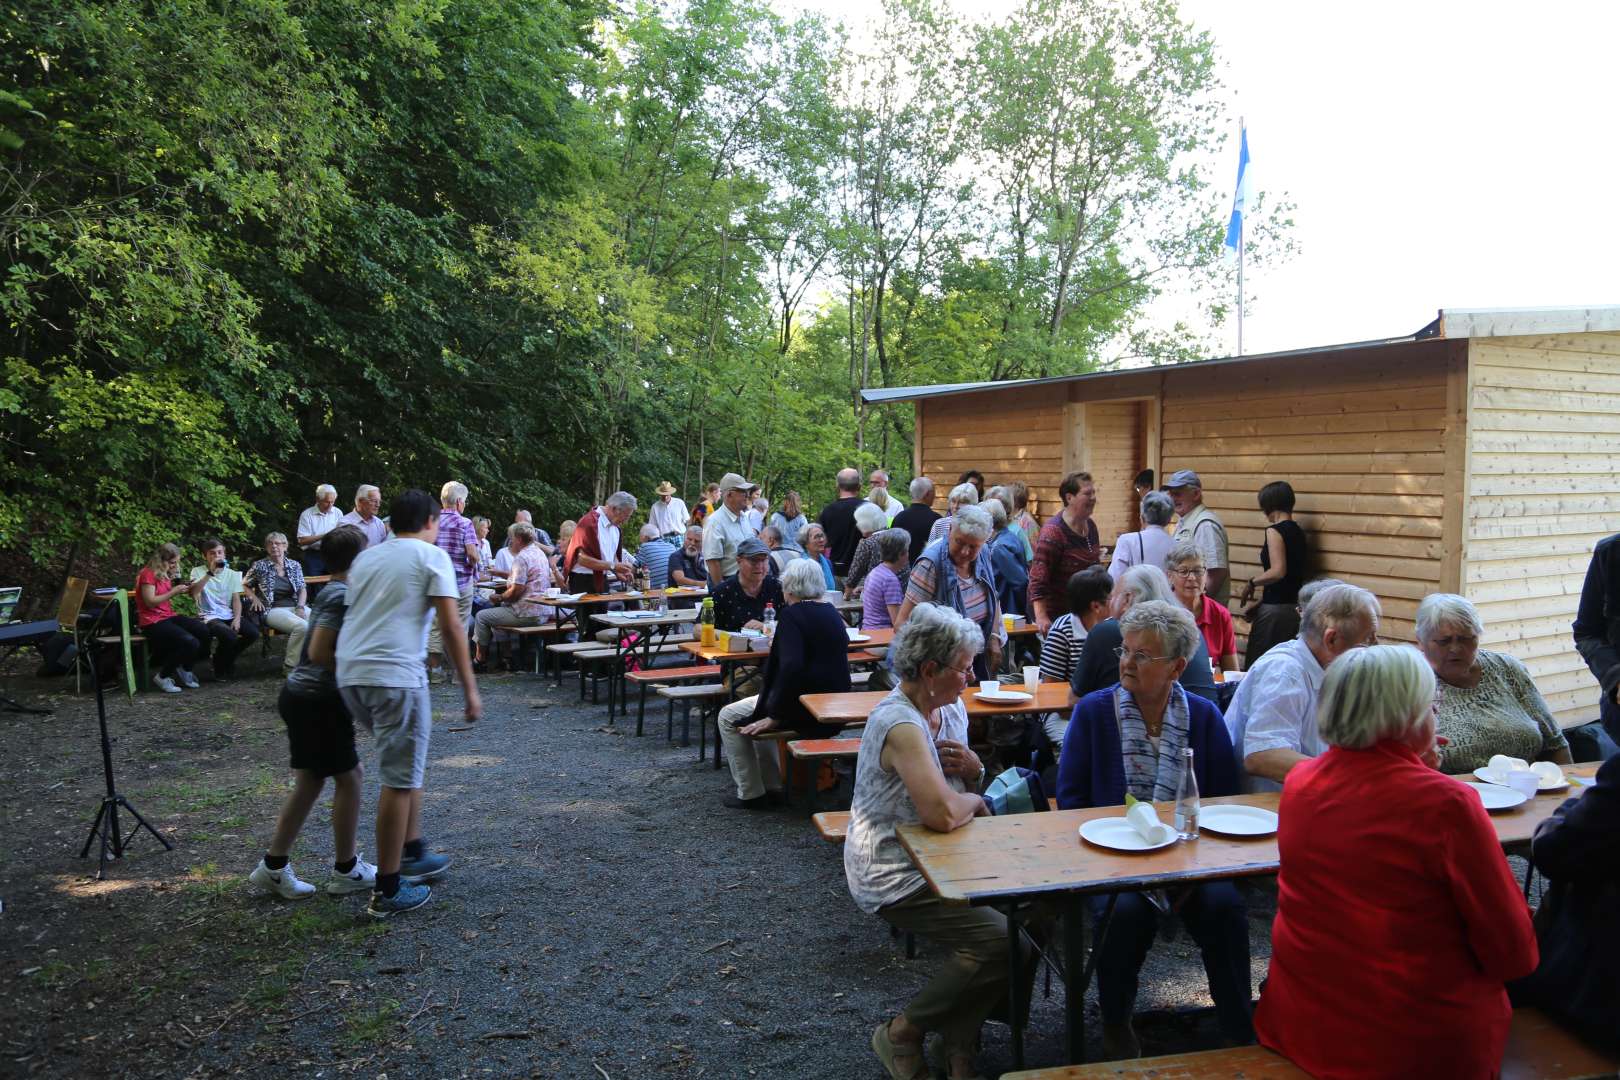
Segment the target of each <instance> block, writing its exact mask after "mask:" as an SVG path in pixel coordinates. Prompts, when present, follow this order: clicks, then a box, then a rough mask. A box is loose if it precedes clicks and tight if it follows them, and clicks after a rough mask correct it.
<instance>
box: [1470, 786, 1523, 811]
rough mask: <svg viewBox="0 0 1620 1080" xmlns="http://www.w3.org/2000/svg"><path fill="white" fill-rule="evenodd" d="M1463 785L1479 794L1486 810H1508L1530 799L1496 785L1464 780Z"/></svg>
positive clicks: (1510, 789) (1508, 788)
mask: <svg viewBox="0 0 1620 1080" xmlns="http://www.w3.org/2000/svg"><path fill="white" fill-rule="evenodd" d="M1463 783H1465V784H1467V785H1468V786H1469V787H1471V788H1473V789H1474V790H1475V791H1476V792H1478V793H1479V798H1480V801H1481V802H1483V803H1484V804H1485V809H1487V810H1510V809H1512V808H1513V807H1515V806H1518V805H1519V804H1520V803H1523V802H1527V801H1528V800H1529V798H1530V797H1529V796H1528V795H1523V794H1520V793H1519V792H1517V791H1514V790H1513V789H1512V788H1510V787H1501V786H1499V785H1497V784H1476V783H1474V782H1473V781H1471V780H1464V781H1463Z"/></svg>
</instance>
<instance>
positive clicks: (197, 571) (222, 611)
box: [191, 566, 242, 622]
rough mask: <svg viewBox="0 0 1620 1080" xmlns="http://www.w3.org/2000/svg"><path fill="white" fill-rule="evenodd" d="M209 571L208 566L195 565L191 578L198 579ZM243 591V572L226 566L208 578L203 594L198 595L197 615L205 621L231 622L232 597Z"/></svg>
mask: <svg viewBox="0 0 1620 1080" xmlns="http://www.w3.org/2000/svg"><path fill="white" fill-rule="evenodd" d="M207 573H208V568H207V567H203V566H193V567H192V568H191V580H192V581H196V580H197V579H198V578H200V577H204V576H205V575H207ZM241 591H242V572H241V571H240V570H232V569H231V568H230V567H226V568H225V569H224V570H220V571H218V572H216V573H215V574H214V576H213V577H211V578H209V579H208V584H207V585H204V586H203V591H202V595H200V596H198V597H197V615H198V616H199V617H200V618H201V619H202V620H203V621H204V622H215V621H218V622H230V621H231V619H232V617H233V616H232V614H231V597H233V596H235V595H236V594H237V593H239V592H241Z"/></svg>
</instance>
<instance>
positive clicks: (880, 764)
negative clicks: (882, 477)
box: [844, 604, 1034, 1080]
mask: <svg viewBox="0 0 1620 1080" xmlns="http://www.w3.org/2000/svg"><path fill="white" fill-rule="evenodd" d="M983 648H984V633H983V631H982V630H981V629H980V628H979V626H978V625H977V624H975V623H974V622H973V621H972V620H971V619H969V618H967V617H966V616H964V615H961V614H958V613H957V612H955V611H953V610H951V609H950V608H948V607H945V606H943V605H941V604H922V605H920V606H918V607H917V608H916V610H915V611H913V612H911V616H910V618H909V619H907V620H906V621H905V623H904V624H903V625H902V626H901V627H900V629H899V630H898V631H896V633H895V635H894V644H893V645H892V646H890V649H889V656H890V658H891V660H892V661H893V665H894V673H895V676H896V678H898V679H899V680H900V684H899V685H898V686H896V687H895V688H894V689H893V690H892V691H890V692H889V695H888V697H885V698H884V699H883V700H882V701H880V702H878V703H877V705H875V706H873V708H872V712H871V715H870V716H868V717H867V721H866V731H865V733H864V734H863V735H862V736H861V751H860V757H859V758H858V759H857V760H856V763H855V792H854V796H853V798H852V800H851V802H850V820H849V833H848V837H847V839H846V840H845V842H844V877H845V879H846V880H847V882H848V884H849V893H850V896H851V897H853V898H854V900H855V903H856V906H858V907H859V908H860V909H861V910H862V911H864V912H867V913H868V914H872V915H876V916H878V917H879V918H880V919H882V920H883V921H884V922H886V923H888V924H889V925H890V926H893V927H897V928H899V929H902V930H911V931H914V932H916V933H918V934H921V935H923V936H924V937H927V938H929V939H930V940H931V941H933V942H934V943H936V944H938V945H940V946H942V947H943V948H944V949H945V950H946V952H947V959H946V961H945V963H943V964H941V965H939V968H938V972H937V974H935V975H934V977H933V979H932V980H931V981H930V982H929V983H928V984H927V985H926V986H924V987H922V989H920V990H919V991H917V993H916V995H915V996H913V997H912V999H911V1000H910V1001H909V1002H908V1003H907V1004H906V1006H905V1008H904V1009H902V1010H901V1011H900V1013H899V1015H897V1016H896V1017H895V1018H894V1019H893V1020H891V1021H888V1022H885V1023H883V1024H880V1025H879V1026H878V1028H877V1030H876V1031H874V1032H873V1033H872V1050H873V1052H874V1053H876V1054H877V1056H878V1060H879V1061H881V1062H882V1063H883V1067H884V1069H885V1070H886V1072H887V1075H888V1076H890V1077H891V1078H893V1080H927V1078H929V1077H931V1076H933V1075H934V1074H933V1072H932V1071H931V1070H930V1069H929V1067H928V1062H927V1061H925V1060H924V1058H923V1036H924V1035H925V1034H927V1033H928V1032H930V1031H936V1032H938V1033H939V1034H940V1036H941V1041H942V1043H943V1049H944V1052H945V1057H946V1059H947V1060H946V1075H947V1076H948V1077H949V1078H951V1080H967V1078H970V1077H975V1076H977V1075H978V1070H977V1069H976V1068H975V1067H974V1054H975V1052H976V1051H977V1048H978V1041H979V1028H980V1027H982V1026H983V1025H984V1022H985V1020H987V1019H989V1018H990V1017H991V1016H992V1015H994V1014H995V1013H997V1012H1003V1013H1004V1012H1005V1010H1006V1004H1007V989H1008V986H1007V980H1008V977H1009V965H1008V963H1007V920H1006V916H1004V915H1003V914H1002V913H1001V912H999V911H996V910H995V909H993V908H988V907H972V906H969V905H966V904H950V903H946V902H944V901H942V900H941V899H940V898H939V897H937V896H935V895H934V893H933V890H932V889H930V888H929V887H928V882H927V881H925V880H924V879H923V876H922V874H921V873H920V872H919V871H918V870H917V867H916V865H915V864H914V863H913V862H912V861H911V857H910V856H909V855H907V854H906V851H905V848H903V847H902V846H901V845H900V841H899V838H898V837H897V836H896V834H895V830H896V829H897V828H898V827H899V826H900V825H903V824H916V823H921V824H922V825H924V826H925V827H927V828H929V829H933V830H935V831H936V832H954V831H955V830H957V829H960V828H961V827H962V826H964V825H966V824H967V823H968V822H969V821H972V820H973V819H974V818H975V817H980V816H982V815H984V814H985V813H987V810H986V808H985V803H984V800H983V799H981V798H979V797H978V795H976V794H974V793H975V792H976V791H978V790H979V788H980V787H981V786H982V784H983V781H984V765H983V764H982V763H981V762H980V761H979V759H978V757H977V755H975V754H974V752H973V751H972V750H971V749H970V748H969V747H968V745H967V739H968V734H967V730H968V729H967V710H966V709H965V708H964V707H963V705H962V702H961V697H962V691H963V690H964V689H966V688H967V685H968V682H969V681H970V680H971V679H972V678H973V660H974V657H976V656H978V655H979V653H980V651H981V650H982V649H983ZM1022 970H1023V971H1025V972H1026V973H1029V974H1030V975H1031V977H1033V973H1034V965H1033V964H1026V965H1025V966H1024V967H1023V969H1022Z"/></svg>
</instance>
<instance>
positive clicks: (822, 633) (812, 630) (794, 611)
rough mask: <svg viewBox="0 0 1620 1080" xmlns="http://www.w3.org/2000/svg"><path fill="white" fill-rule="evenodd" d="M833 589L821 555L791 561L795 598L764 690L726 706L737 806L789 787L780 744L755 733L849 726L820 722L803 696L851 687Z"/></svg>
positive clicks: (815, 734)
mask: <svg viewBox="0 0 1620 1080" xmlns="http://www.w3.org/2000/svg"><path fill="white" fill-rule="evenodd" d="M826 592H827V590H826V589H824V588H822V578H821V570H820V568H819V567H817V566H816V565H815V564H814V563H812V562H810V561H809V560H808V559H797V560H795V561H793V562H791V563H789V564H788V568H787V569H786V570H784V571H783V572H782V596H783V599H785V600H786V601H787V606H786V609H785V610H784V611H782V612H781V613H780V614H779V615H777V619H776V635H775V637H774V638H773V639H772V640H771V655H770V657H769V658H768V659H767V660H766V661H765V671H764V673H763V674H762V676H761V681H760V688H759V693H758V695H756V696H754V697H746V698H743V699H741V700H740V701H734V702H732V703H731V704H730V705H727V706H726V707H725V708H723V709H721V710H720V744H721V745H722V746H724V747H725V750H726V760H727V762H728V763H729V764H730V766H731V778H732V780H734V781H735V782H736V784H737V794H735V795H727V796H725V798H724V799H722V800H721V801H722V802H724V803H725V805H727V806H729V807H731V808H732V809H733V810H760V809H764V808H765V807H767V806H770V805H772V804H773V803H775V802H776V801H777V798H778V796H780V794H781V792H782V773H781V769H780V768H779V766H778V764H777V748H776V744H775V743H774V742H761V741H757V740H756V739H755V738H754V736H756V735H763V734H765V733H766V732H768V731H779V730H783V729H791V730H793V731H797V732H798V733H799V734H800V735H802V736H803V737H804V738H807V739H826V738H831V737H832V736H834V735H837V734H838V732H839V730H841V729H840V728H838V727H830V726H828V725H825V724H819V723H817V722H816V719H815V717H813V716H811V715H810V713H809V711H808V710H807V709H806V708H805V707H804V706H803V705H801V704H800V703H799V696H800V695H801V694H839V693H844V692H847V691H848V690H849V687H850V682H849V635H848V633H846V632H845V629H844V618H843V616H842V615H840V614H839V613H838V609H837V608H835V607H833V606H832V605H831V604H829V603H827V602H826V600H825V599H824V597H825V595H826Z"/></svg>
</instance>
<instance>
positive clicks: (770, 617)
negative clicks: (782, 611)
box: [760, 601, 776, 637]
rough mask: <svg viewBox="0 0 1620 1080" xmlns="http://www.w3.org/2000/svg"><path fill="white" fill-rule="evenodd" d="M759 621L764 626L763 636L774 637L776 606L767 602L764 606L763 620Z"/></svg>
mask: <svg viewBox="0 0 1620 1080" xmlns="http://www.w3.org/2000/svg"><path fill="white" fill-rule="evenodd" d="M760 621H761V622H763V623H764V624H765V636H766V637H774V636H775V635H776V605H775V604H772V603H770V602H768V601H767V602H766V604H765V617H764V618H763V619H761V620H760Z"/></svg>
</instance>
